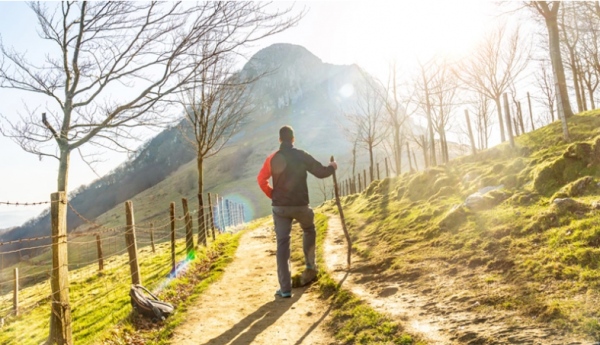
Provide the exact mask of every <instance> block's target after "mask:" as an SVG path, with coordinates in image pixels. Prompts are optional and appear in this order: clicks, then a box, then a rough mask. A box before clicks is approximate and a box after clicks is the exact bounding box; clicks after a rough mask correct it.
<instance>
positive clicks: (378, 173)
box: [377, 162, 381, 180]
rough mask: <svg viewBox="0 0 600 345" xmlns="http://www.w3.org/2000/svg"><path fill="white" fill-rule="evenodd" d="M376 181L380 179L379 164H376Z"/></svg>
mask: <svg viewBox="0 0 600 345" xmlns="http://www.w3.org/2000/svg"><path fill="white" fill-rule="evenodd" d="M377 179H378V180H381V178H379V162H377Z"/></svg>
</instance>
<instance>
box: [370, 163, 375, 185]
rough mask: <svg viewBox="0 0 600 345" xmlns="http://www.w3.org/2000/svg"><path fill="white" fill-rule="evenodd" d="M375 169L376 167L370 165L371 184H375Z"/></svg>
mask: <svg viewBox="0 0 600 345" xmlns="http://www.w3.org/2000/svg"><path fill="white" fill-rule="evenodd" d="M373 169H375V167H374V166H372V165H369V184H371V183H373V180H374V179H375V172H374V171H373Z"/></svg>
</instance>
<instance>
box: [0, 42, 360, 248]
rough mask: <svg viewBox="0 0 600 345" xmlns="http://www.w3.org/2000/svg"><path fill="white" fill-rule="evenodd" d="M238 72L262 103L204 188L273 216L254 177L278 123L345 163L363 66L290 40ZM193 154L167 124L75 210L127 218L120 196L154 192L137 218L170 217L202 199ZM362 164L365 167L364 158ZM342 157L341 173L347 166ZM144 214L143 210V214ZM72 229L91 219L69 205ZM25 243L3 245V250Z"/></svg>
mask: <svg viewBox="0 0 600 345" xmlns="http://www.w3.org/2000/svg"><path fill="white" fill-rule="evenodd" d="M240 73H243V74H246V75H248V76H261V78H260V79H259V80H258V81H257V82H256V83H255V85H254V86H253V88H252V97H253V98H254V99H256V100H257V101H256V108H255V110H254V112H253V113H252V114H250V116H249V118H248V120H247V121H246V123H245V124H244V125H243V126H242V127H241V128H239V129H238V132H237V133H236V134H235V135H234V136H233V137H232V139H231V141H230V143H229V144H228V146H227V147H226V148H225V149H224V150H223V151H222V152H221V153H220V154H219V155H218V156H216V157H213V158H210V159H209V160H208V161H207V163H206V165H205V167H206V168H205V169H206V171H205V181H206V185H205V191H206V192H213V193H218V194H219V195H221V196H225V197H226V198H229V199H233V200H237V201H239V202H244V203H246V204H247V205H248V207H246V213H247V214H246V219H247V220H249V219H252V218H254V217H259V216H264V215H267V214H268V213H269V212H270V211H269V205H270V202H269V200H268V199H267V198H266V197H265V196H264V195H263V194H262V191H261V190H260V189H259V188H258V185H257V183H256V175H257V173H258V171H259V170H260V167H261V166H262V164H263V162H264V160H265V158H266V157H267V156H268V155H269V154H270V153H271V152H273V151H275V150H277V149H278V147H279V144H278V129H279V127H280V126H282V125H291V126H292V127H293V128H294V130H295V132H296V146H297V147H299V148H302V149H304V150H306V151H308V152H310V153H311V154H313V156H315V157H316V158H317V159H319V160H320V161H321V162H323V163H326V162H327V161H328V160H329V157H330V156H331V155H335V156H336V157H337V160H338V161H339V162H344V161H346V160H348V159H349V158H348V157H349V155H350V150H351V145H350V143H348V141H347V140H346V138H345V137H344V135H343V131H342V130H341V128H340V126H341V125H342V124H343V123H344V121H345V120H344V118H343V116H341V115H340V108H341V107H342V106H343V105H344V104H346V103H348V102H352V97H351V96H350V95H349V94H348V93H344V92H342V93H340V90H343V89H344V88H345V89H348V88H350V89H352V87H351V85H353V84H355V83H357V82H359V81H360V79H361V78H362V76H361V74H360V72H359V70H358V67H357V66H354V65H350V66H339V65H332V64H327V63H324V62H322V61H321V60H320V59H319V58H318V57H316V56H315V55H314V54H312V53H311V52H309V51H308V50H307V49H305V48H304V47H301V46H297V45H291V44H274V45H272V46H269V47H267V48H264V49H262V50H260V51H259V52H257V53H256V54H255V55H254V56H253V57H252V58H251V59H250V60H249V61H248V62H247V63H246V64H245V65H244V67H243V68H242V70H241V71H240ZM182 123H183V122H182ZM193 158H194V153H193V151H192V150H190V148H189V147H188V146H187V143H186V142H185V140H184V139H182V138H181V135H180V132H179V129H177V128H175V126H174V127H172V128H167V129H165V130H164V131H163V132H161V133H159V134H158V135H157V136H156V137H154V138H152V139H151V140H149V141H148V142H147V143H145V144H144V145H142V147H140V149H139V150H138V154H137V155H136V156H135V157H133V158H132V159H131V160H130V161H128V162H126V163H124V164H123V165H121V166H119V167H118V168H117V169H115V170H114V171H112V172H111V173H109V174H107V175H106V176H104V177H102V178H100V179H98V180H96V181H94V182H92V183H90V184H89V185H86V186H81V187H79V188H77V189H75V190H74V191H72V192H71V193H70V202H71V205H72V206H73V208H74V209H76V210H77V211H78V212H79V213H80V214H82V215H83V216H84V217H86V218H87V219H92V220H93V219H97V220H98V222H102V221H105V222H109V223H111V224H112V223H114V224H117V225H122V224H121V223H122V221H123V217H122V216H120V214H122V213H123V207H122V203H123V202H124V201H126V200H129V199H133V200H134V202H135V201H136V200H140V201H141V200H143V198H149V199H150V200H152V202H151V203H149V202H146V201H147V200H148V199H146V200H145V201H144V202H141V203H140V202H136V203H135V204H136V205H140V204H141V207H136V217H137V218H138V222H139V221H141V220H144V221H150V220H153V219H155V218H157V217H159V216H161V215H162V216H164V214H166V213H165V212H166V211H167V209H168V204H169V202H171V201H178V200H180V198H181V197H188V198H190V199H192V200H195V199H196V196H195V195H196V189H197V184H196V183H197V182H196V178H195V176H196V172H195V167H194V164H193V162H191V161H192V160H193ZM358 166H359V167H364V166H366V160H364V161H363V162H362V164H359V165H358ZM347 171H348V168H347V164H346V167H344V165H343V164H341V168H340V172H339V173H340V174H343V173H344V172H347ZM309 188H310V189H311V197H312V199H311V200H312V203H313V204H319V203H320V201H322V198H323V197H322V194H321V193H319V192H318V189H317V187H316V179H314V178H310V181H309ZM138 214H142V216H141V217H140V216H139V215H138ZM67 217H68V225H69V231H73V230H74V229H76V228H78V227H82V226H84V227H85V226H86V225H87V224H86V223H85V221H83V220H82V219H80V218H79V217H77V215H75V214H74V213H73V212H72V211H71V210H68V214H67ZM49 227H50V219H49V214H48V211H44V212H42V214H40V215H39V216H38V217H37V218H35V219H32V220H30V221H28V222H27V223H25V224H23V225H22V226H20V227H17V228H15V229H12V230H11V231H8V232H6V233H4V234H2V235H0V241H11V240H17V239H20V238H26V237H37V236H44V235H48V234H49V231H50V230H49ZM20 245H21V244H15V245H11V246H3V247H2V248H1V250H2V251H9V250H14V249H15V248H18V247H19V246H20Z"/></svg>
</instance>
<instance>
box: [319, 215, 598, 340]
mask: <svg viewBox="0 0 600 345" xmlns="http://www.w3.org/2000/svg"><path fill="white" fill-rule="evenodd" d="M328 216H329V222H328V233H327V237H326V240H325V248H324V249H325V250H324V252H325V259H326V260H325V261H326V264H327V268H328V270H329V271H330V272H331V275H332V277H333V278H334V279H335V280H336V281H338V282H339V281H342V280H343V285H342V286H343V287H344V288H345V289H347V290H350V291H352V292H353V293H354V294H356V295H357V296H358V297H360V298H361V299H363V300H365V301H367V302H368V303H369V305H370V306H371V307H373V308H374V309H375V310H377V311H379V312H384V313H387V314H388V315H391V316H392V317H393V318H395V319H397V320H399V321H400V322H401V323H402V324H403V325H404V327H405V329H406V331H407V332H408V333H409V334H413V335H417V336H419V337H421V338H422V339H424V340H426V341H427V343H428V344H439V345H449V344H469V345H479V344H495V345H496V344H498V345H499V344H540V345H541V344H543V345H550V344H552V345H554V344H556V345H567V344H593V343H591V342H585V341H582V340H578V339H574V338H573V337H571V336H569V335H566V334H560V332H558V331H556V330H553V329H550V328H545V327H543V326H541V325H539V324H535V323H533V322H527V321H526V320H523V319H522V318H521V317H519V316H517V315H515V314H511V313H508V312H500V311H491V312H488V313H487V314H486V313H482V312H477V311H472V310H471V309H472V308H473V307H475V306H478V305H479V304H478V302H477V298H476V297H471V296H469V295H468V294H466V292H465V291H463V289H461V287H460V286H454V285H453V282H452V279H451V278H449V277H441V276H437V277H432V279H436V281H438V287H441V288H444V289H454V290H456V293H455V294H454V296H452V297H451V298H449V299H446V298H440V297H439V296H437V295H436V294H435V293H433V291H420V290H419V287H418V286H417V285H416V284H414V283H412V282H411V281H410V280H407V279H402V278H399V277H394V275H393V272H392V273H389V272H380V271H379V270H378V268H377V267H376V266H374V265H372V264H370V263H369V262H367V261H365V260H361V259H360V258H359V257H357V256H354V257H353V258H352V259H353V261H352V270H351V271H350V272H349V273H348V272H346V270H345V267H346V241H345V238H344V234H343V230H342V226H341V221H340V219H339V217H338V216H335V215H328Z"/></svg>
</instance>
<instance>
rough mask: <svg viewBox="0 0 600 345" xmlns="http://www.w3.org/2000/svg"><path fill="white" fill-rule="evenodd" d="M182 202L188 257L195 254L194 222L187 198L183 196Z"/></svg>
mask: <svg viewBox="0 0 600 345" xmlns="http://www.w3.org/2000/svg"><path fill="white" fill-rule="evenodd" d="M181 204H182V206H183V214H184V220H185V249H186V250H185V251H186V254H187V256H188V258H190V257H193V256H194V224H192V216H191V215H190V210H189V208H188V201H187V199H186V198H181Z"/></svg>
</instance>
